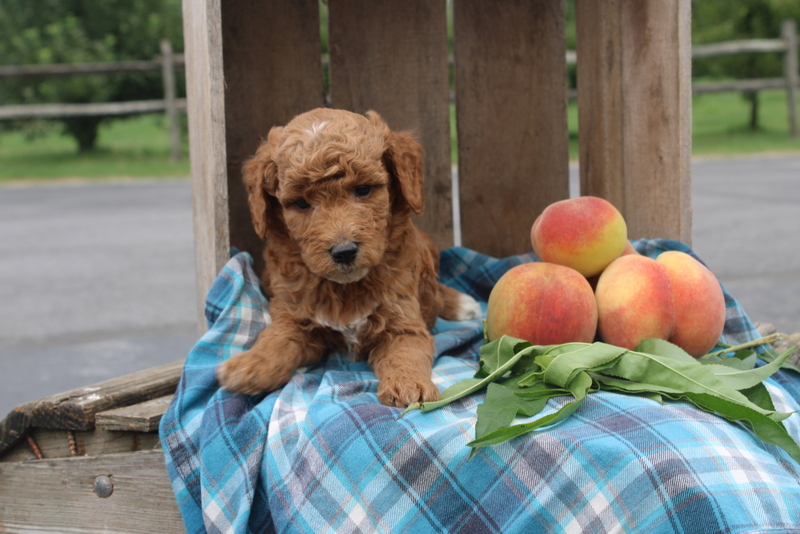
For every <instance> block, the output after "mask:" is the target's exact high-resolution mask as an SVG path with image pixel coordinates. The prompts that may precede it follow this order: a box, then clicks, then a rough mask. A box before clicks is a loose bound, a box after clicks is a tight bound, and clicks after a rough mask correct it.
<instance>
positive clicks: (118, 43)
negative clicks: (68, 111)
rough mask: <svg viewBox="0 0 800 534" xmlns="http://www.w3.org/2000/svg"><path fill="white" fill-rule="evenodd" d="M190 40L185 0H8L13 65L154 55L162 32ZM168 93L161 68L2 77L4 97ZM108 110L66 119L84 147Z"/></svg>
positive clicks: (71, 98) (5, 30)
mask: <svg viewBox="0 0 800 534" xmlns="http://www.w3.org/2000/svg"><path fill="white" fill-rule="evenodd" d="M162 38H167V39H170V40H171V41H172V43H173V47H175V49H178V50H181V49H182V48H183V36H182V21H181V3H180V0H136V1H132V0H3V2H2V3H0V62H2V63H4V64H7V65H30V64H49V63H79V62H90V61H121V60H134V59H149V58H152V57H154V56H156V55H157V54H158V53H159V40H160V39H162ZM161 97H163V89H162V82H161V76H160V74H159V73H158V72H154V73H152V74H151V73H147V74H109V75H99V74H98V75H81V76H70V77H61V78H49V79H36V80H24V79H17V80H9V81H5V82H4V83H3V84H2V85H0V101H2V102H3V103H5V104H34V103H55V102H64V103H86V102H110V101H125V100H134V99H135V100H144V99H152V98H161ZM105 120H108V118H104V117H75V118H70V119H64V120H61V121H59V122H60V123H61V125H62V128H63V131H64V132H65V133H67V134H69V135H71V136H73V137H74V138H75V139H76V141H77V142H78V147H79V150H80V151H87V150H91V149H92V148H93V147H94V145H95V141H96V139H97V130H98V127H99V125H100V123H101V122H103V121H105Z"/></svg>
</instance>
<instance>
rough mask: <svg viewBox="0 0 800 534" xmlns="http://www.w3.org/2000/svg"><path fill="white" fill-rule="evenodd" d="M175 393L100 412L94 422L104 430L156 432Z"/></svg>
mask: <svg viewBox="0 0 800 534" xmlns="http://www.w3.org/2000/svg"><path fill="white" fill-rule="evenodd" d="M172 397H173V395H165V396H163V397H158V398H155V399H151V400H149V401H145V402H140V403H138V404H133V405H131V406H125V407H123V408H115V409H113V410H107V411H104V412H98V413H97V414H95V416H94V424H95V426H96V427H97V428H102V429H103V430H119V431H126V432H154V431H156V430H158V423H159V422H160V421H161V416H163V415H164V412H166V411H167V408H169V404H170V402H172Z"/></svg>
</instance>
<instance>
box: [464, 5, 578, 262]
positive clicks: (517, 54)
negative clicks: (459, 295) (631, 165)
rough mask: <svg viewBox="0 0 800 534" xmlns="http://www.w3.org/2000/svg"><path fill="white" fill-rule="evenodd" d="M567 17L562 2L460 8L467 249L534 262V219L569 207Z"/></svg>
mask: <svg viewBox="0 0 800 534" xmlns="http://www.w3.org/2000/svg"><path fill="white" fill-rule="evenodd" d="M564 9H565V7H564V2H563V1H562V0H546V1H537V2H531V1H529V0H503V1H497V0H458V1H457V2H455V3H454V13H453V22H454V48H455V50H454V52H455V78H456V115H457V122H458V174H459V189H460V191H459V196H460V203H461V206H460V212H461V231H462V235H463V237H462V240H463V244H464V246H466V247H470V248H474V249H476V250H478V251H480V252H483V253H486V254H489V255H492V256H508V255H512V254H519V253H523V252H529V251H530V250H531V240H530V229H531V225H532V224H533V221H534V220H535V219H536V217H537V216H538V214H539V213H540V212H541V211H542V210H543V209H544V208H545V207H547V206H548V205H549V204H551V203H552V202H555V201H557V200H562V199H565V198H567V197H569V150H568V140H569V139H568V137H569V133H568V129H567V76H566V41H565V37H564V29H565V14H564Z"/></svg>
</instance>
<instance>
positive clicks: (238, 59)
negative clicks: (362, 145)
mask: <svg viewBox="0 0 800 534" xmlns="http://www.w3.org/2000/svg"><path fill="white" fill-rule="evenodd" d="M221 9H222V51H223V60H222V61H223V73H224V78H225V99H224V108H225V124H224V126H225V132H224V133H225V145H226V146H225V153H226V157H227V162H226V169H227V190H228V209H229V224H230V244H231V246H234V247H236V248H238V249H240V250H245V251H247V252H250V253H251V254H252V256H253V259H254V260H255V268H256V272H257V273H260V272H261V270H262V269H263V258H262V249H263V247H264V243H263V242H262V241H261V240H260V238H259V237H258V236H257V235H256V233H255V231H254V230H253V225H252V221H251V217H250V209H249V207H248V205H247V191H246V190H245V187H244V184H243V182H242V165H243V164H244V162H245V160H246V159H248V158H249V157H250V156H252V155H253V154H254V153H255V151H256V148H257V147H258V145H259V144H260V142H261V140H262V139H264V138H266V136H267V133H268V132H269V130H270V128H272V127H273V126H276V125H283V124H286V123H287V122H289V120H291V119H292V118H293V117H294V116H295V115H298V114H300V113H303V112H304V111H308V110H309V109H313V108H316V107H320V106H322V105H323V104H324V95H323V80H322V62H321V57H320V34H319V3H318V0H268V1H264V0H258V1H256V0H244V1H238V2H222V4H221Z"/></svg>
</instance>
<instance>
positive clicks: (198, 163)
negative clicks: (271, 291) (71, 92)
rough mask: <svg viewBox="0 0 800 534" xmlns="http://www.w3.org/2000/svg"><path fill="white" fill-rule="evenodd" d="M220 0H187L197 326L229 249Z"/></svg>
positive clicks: (201, 322)
mask: <svg viewBox="0 0 800 534" xmlns="http://www.w3.org/2000/svg"><path fill="white" fill-rule="evenodd" d="M220 2H221V0H204V1H202V2H196V1H194V0H183V33H184V46H185V52H184V55H185V58H186V59H185V61H186V104H187V109H186V113H187V115H188V119H189V161H190V165H191V173H192V203H193V212H194V248H195V275H196V278H197V305H198V321H199V323H198V326H199V328H200V330H201V331H203V330H205V324H204V319H203V310H204V307H205V296H206V293H208V289H209V288H210V287H211V284H212V282H213V281H214V278H215V277H216V275H217V273H219V270H220V269H221V268H222V266H223V265H225V262H226V261H227V260H228V257H229V254H230V252H229V251H230V235H229V233H228V187H227V158H226V153H225V106H224V98H225V80H224V78H223V75H222V47H221V46H220V43H221V42H222V22H221V20H220Z"/></svg>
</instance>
